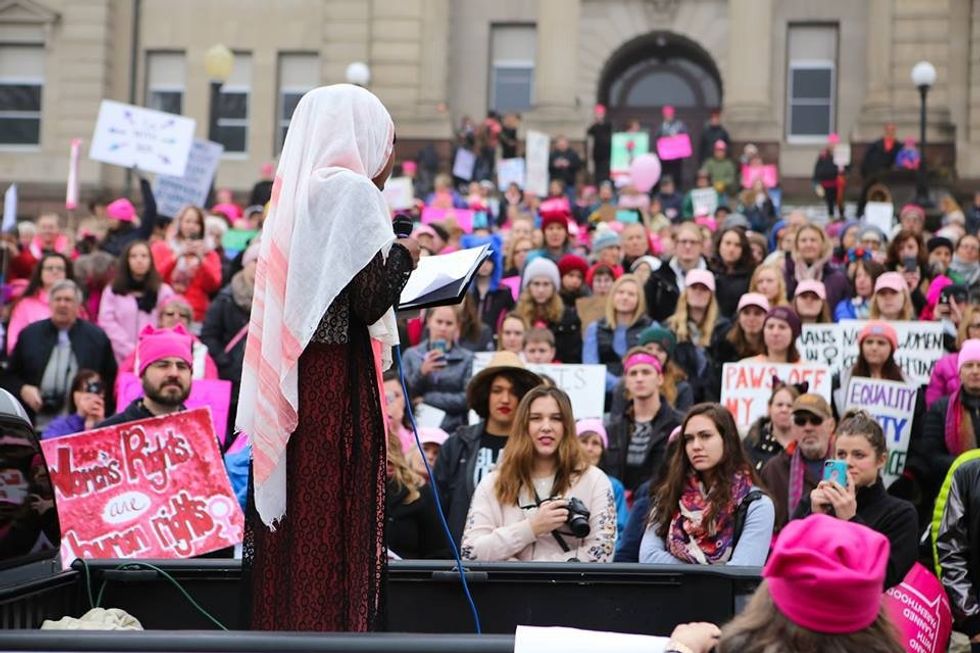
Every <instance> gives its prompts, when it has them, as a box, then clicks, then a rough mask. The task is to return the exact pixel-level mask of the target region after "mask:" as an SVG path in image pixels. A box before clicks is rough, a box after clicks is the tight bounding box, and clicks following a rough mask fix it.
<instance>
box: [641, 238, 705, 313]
mask: <svg viewBox="0 0 980 653" xmlns="http://www.w3.org/2000/svg"><path fill="white" fill-rule="evenodd" d="M674 243H675V246H674V256H673V257H671V258H670V260H669V261H667V262H666V264H664V265H661V266H660V267H659V268H658V269H656V270H654V271H653V272H651V273H650V278H649V279H647V282H646V284H645V285H644V293H645V294H646V300H647V313H649V314H650V317H651V318H653V319H654V320H656V321H657V322H663V321H664V320H666V319H667V318H668V317H670V316H671V315H673V314H674V309H676V308H677V300H678V298H679V297H680V296H681V291H682V290H684V277H685V276H686V275H687V273H688V272H690V271H691V270H695V269H698V270H707V269H708V263H707V261H705V260H704V257H703V256H702V255H701V254H702V250H703V246H704V234H702V233H701V227H699V226H698V225H696V224H695V223H693V222H683V223H681V224H680V225H679V226H678V227H677V231H676V232H675V233H674Z"/></svg>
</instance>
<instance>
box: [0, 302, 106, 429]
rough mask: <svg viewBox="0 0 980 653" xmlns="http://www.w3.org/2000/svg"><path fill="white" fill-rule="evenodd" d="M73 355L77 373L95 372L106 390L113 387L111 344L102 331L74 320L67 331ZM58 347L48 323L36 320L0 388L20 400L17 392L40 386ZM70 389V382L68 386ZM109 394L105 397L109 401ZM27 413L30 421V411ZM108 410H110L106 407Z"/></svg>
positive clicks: (55, 333)
mask: <svg viewBox="0 0 980 653" xmlns="http://www.w3.org/2000/svg"><path fill="white" fill-rule="evenodd" d="M68 340H69V341H70V342H71V350H72V353H74V354H75V360H76V361H78V369H80V370H81V369H90V370H95V371H96V372H98V373H99V376H101V377H102V382H103V385H104V386H105V387H106V388H114V387H115V384H116V371H117V369H118V367H117V365H116V357H115V356H114V355H113V353H112V343H110V342H109V336H107V335H106V334H105V331H103V330H102V329H100V328H99V327H97V326H95V325H94V324H92V323H91V322H86V321H85V320H76V321H75V324H73V325H72V327H71V329H69V330H68ZM57 344H58V329H57V327H55V325H54V323H53V322H51V319H50V318H48V319H46V320H38V321H37V322H34V323H32V324H29V325H28V326H27V327H26V328H25V329H24V330H23V331H21V332H20V336H19V337H18V338H17V344H16V345H15V346H14V351H13V353H11V355H10V360H9V361H8V364H7V368H6V369H5V370H4V371H3V373H2V376H0V386H2V387H3V388H4V390H7V391H8V392H10V393H11V394H12V395H14V396H15V397H17V399H20V391H21V388H23V387H24V386H25V385H34V386H39V387H40V385H41V379H42V378H43V376H44V369H45V368H46V367H47V365H48V359H50V358H51V352H52V351H54V348H55V345H57ZM69 385H70V382H69ZM111 398H112V393H108V394H107V399H109V400H111ZM25 408H27V412H28V414H29V415H31V417H32V418H33V416H34V415H33V412H32V411H31V409H30V408H28V407H27V406H25ZM106 408H107V409H111V408H112V407H111V406H106Z"/></svg>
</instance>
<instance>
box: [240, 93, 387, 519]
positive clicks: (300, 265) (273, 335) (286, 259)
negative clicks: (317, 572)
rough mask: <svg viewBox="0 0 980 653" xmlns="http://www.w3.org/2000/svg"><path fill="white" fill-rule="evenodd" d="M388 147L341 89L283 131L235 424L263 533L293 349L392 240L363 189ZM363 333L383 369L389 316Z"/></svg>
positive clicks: (287, 429) (308, 105)
mask: <svg viewBox="0 0 980 653" xmlns="http://www.w3.org/2000/svg"><path fill="white" fill-rule="evenodd" d="M393 141H394V124H393V123H392V121H391V116H390V115H389V114H388V111H387V110H386V109H385V107H384V105H382V104H381V101H380V100H378V98H377V97H375V96H374V95H373V94H371V93H370V92H369V91H367V90H365V89H363V88H360V87H357V86H352V85H349V84H337V85H334V86H325V87H322V88H318V89H314V90H312V91H310V92H309V93H307V94H306V95H304V96H303V98H302V99H301V100H300V102H299V104H298V105H297V106H296V111H295V112H294V113H293V117H292V120H291V122H290V125H289V133H288V134H287V136H286V142H285V144H284V145H283V149H282V155H281V158H280V160H279V169H278V171H277V173H276V178H275V182H274V184H273V188H272V201H271V208H270V211H269V216H268V218H267V219H266V221H265V225H264V228H263V234H262V239H261V244H260V251H259V260H258V268H257V270H256V274H255V295H254V299H253V302H252V313H251V319H250V321H249V328H248V341H247V344H246V345H245V362H244V366H243V369H242V381H241V394H240V395H239V399H238V417H237V420H236V426H237V428H238V429H240V430H241V431H243V432H244V433H246V434H247V435H248V436H249V438H250V439H251V441H252V456H253V464H254V484H255V507H256V509H257V511H258V513H259V516H260V517H261V519H262V521H263V522H264V523H265V524H266V525H268V526H270V527H272V526H273V525H274V521H275V520H278V519H281V518H282V517H283V516H284V515H285V513H286V443H287V442H288V440H289V436H290V435H291V434H292V433H293V431H295V430H296V426H297V423H298V413H297V411H298V405H299V393H298V389H297V379H298V366H297V363H298V361H299V357H300V354H302V353H303V350H304V349H305V348H306V346H307V345H308V344H309V342H310V340H311V339H312V337H313V333H314V332H315V331H316V328H317V325H318V324H319V322H320V319H321V318H322V317H323V314H324V312H325V311H326V310H327V308H328V307H329V306H330V304H331V303H332V302H333V301H334V299H336V298H337V296H338V295H339V294H340V292H341V291H342V290H343V289H344V288H345V287H346V286H347V284H349V283H350V282H351V280H352V279H353V278H354V276H355V275H357V273H358V272H360V271H361V270H362V269H364V267H365V266H366V265H367V264H368V263H369V262H370V261H371V260H372V259H373V258H374V257H375V256H376V255H377V254H378V252H382V254H383V255H384V256H385V257H387V255H388V251H389V250H390V248H391V244H392V242H393V241H394V238H395V237H394V234H393V232H392V227H391V217H390V214H389V211H388V207H387V205H386V203H385V200H384V198H383V196H382V195H381V192H380V191H379V190H378V189H377V187H376V186H375V185H374V184H373V183H372V182H371V179H373V178H374V177H376V176H377V175H378V174H379V173H380V172H381V171H382V170H383V169H384V167H385V165H386V163H387V162H388V159H389V157H390V156H391V153H392V148H393ZM370 333H371V336H372V337H373V338H376V339H378V340H380V341H381V342H382V345H383V348H382V349H383V352H384V354H383V362H382V365H383V367H385V368H386V367H388V366H389V365H390V359H391V347H392V346H393V345H396V344H398V330H397V327H396V324H395V315H394V311H392V310H389V311H388V312H387V313H386V314H385V316H384V317H383V318H382V319H381V320H379V321H378V322H377V323H375V324H373V325H371V327H370ZM324 381H326V379H325V380H324Z"/></svg>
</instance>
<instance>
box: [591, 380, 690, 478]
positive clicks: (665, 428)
mask: <svg viewBox="0 0 980 653" xmlns="http://www.w3.org/2000/svg"><path fill="white" fill-rule="evenodd" d="M680 423H681V415H680V414H679V413H678V412H677V411H675V410H674V409H673V408H671V407H670V405H669V404H668V403H667V400H666V399H665V398H664V397H663V396H661V397H660V410H659V411H658V412H657V414H656V415H655V416H654V418H653V436H652V437H651V438H650V442H649V444H648V445H647V452H646V456H645V457H644V462H643V466H642V470H643V471H642V473H640V474H636V473H635V472H634V471H633V470H632V468H630V467H629V466H628V465H627V462H626V461H627V454H628V453H629V445H630V440H631V439H632V438H633V419H632V418H631V417H629V416H626V415H620V416H617V417H614V418H612V419H611V420H610V421H609V423H608V424H607V425H606V434H607V436H608V438H609V445H608V446H607V447H606V449H605V450H604V451H603V452H602V461H601V462H600V463H599V467H601V468H602V471H604V472H606V473H607V474H609V475H610V476H614V477H616V478H618V479H619V480H621V481H622V482H623V486H624V487H625V488H626V489H627V490H635V489H636V488H638V487H639V486H640V485H641V484H642V483H643V482H644V481H648V480H650V479H651V478H656V477H658V476H659V474H660V469H661V468H662V467H663V464H664V461H665V460H666V458H667V444H668V442H667V438H668V437H669V436H670V432H671V431H673V430H674V428H675V427H676V426H679V425H680Z"/></svg>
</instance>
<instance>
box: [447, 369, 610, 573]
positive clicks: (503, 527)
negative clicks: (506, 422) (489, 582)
mask: <svg viewBox="0 0 980 653" xmlns="http://www.w3.org/2000/svg"><path fill="white" fill-rule="evenodd" d="M615 541H616V508H615V505H614V502H613V492H612V486H611V485H610V483H609V479H608V478H607V477H606V475H605V474H603V473H602V472H601V471H600V470H599V468H597V467H594V466H592V465H590V464H588V462H587V461H586V458H585V453H584V451H583V450H582V446H581V444H580V443H579V441H578V438H577V437H576V430H575V418H574V417H573V415H572V405H571V402H570V401H569V399H568V395H566V394H565V393H564V392H563V391H562V390H560V389H558V388H556V387H554V386H544V385H542V386H538V387H536V388H534V389H532V390H530V391H529V392H528V393H527V394H525V395H524V398H523V399H521V403H520V404H519V405H518V407H517V413H516V414H515V416H514V426H513V428H512V430H511V433H510V437H509V439H508V441H507V447H506V449H505V450H504V454H503V459H502V461H501V463H500V465H499V466H498V467H497V469H496V470H494V471H492V472H491V473H490V474H488V475H487V476H484V477H483V480H481V481H480V484H479V485H478V486H477V488H476V492H475V493H474V495H473V501H472V503H471V504H470V512H469V515H468V516H467V518H466V530H464V531H463V546H462V556H463V557H464V558H467V559H469V560H481V561H500V560H535V561H539V562H540V561H549V560H550V561H562V560H578V561H581V562H609V561H610V560H612V555H613V545H614V544H615Z"/></svg>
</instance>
